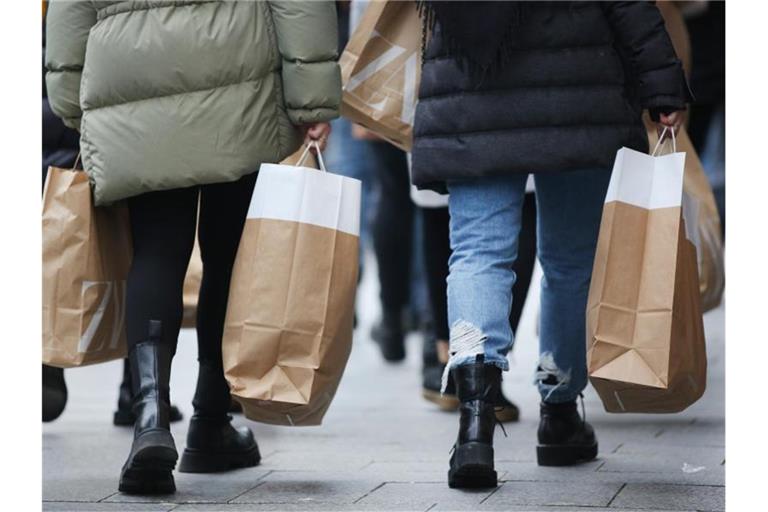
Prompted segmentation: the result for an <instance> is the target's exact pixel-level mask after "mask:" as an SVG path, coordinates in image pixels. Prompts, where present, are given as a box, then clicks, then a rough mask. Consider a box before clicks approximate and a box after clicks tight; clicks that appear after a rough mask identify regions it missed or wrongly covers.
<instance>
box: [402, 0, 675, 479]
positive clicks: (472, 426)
mask: <svg viewBox="0 0 768 512" xmlns="http://www.w3.org/2000/svg"><path fill="white" fill-rule="evenodd" d="M421 6H422V14H423V15H424V18H425V20H426V23H425V29H429V30H430V31H431V37H430V40H429V43H428V45H427V48H426V50H425V56H424V63H423V68H422V82H421V87H420V91H419V103H418V106H417V111H416V121H415V127H414V147H413V181H414V184H415V185H417V186H418V187H420V188H433V189H436V190H447V191H448V192H450V199H449V210H450V217H451V218H450V239H451V248H452V250H453V252H452V254H451V257H450V261H449V276H448V320H449V323H450V326H451V328H450V359H449V362H448V369H449V370H450V371H451V373H452V376H453V380H454V382H455V384H456V390H457V393H458V397H459V400H460V401H461V406H460V411H461V418H460V422H459V433H458V438H457V440H456V444H455V445H454V450H453V453H452V455H451V459H450V469H449V472H448V484H449V485H450V486H451V487H489V486H495V485H496V482H497V479H496V472H495V470H494V460H493V432H494V426H495V420H496V419H495V417H494V414H493V410H494V406H495V398H496V397H497V396H498V394H499V388H500V381H501V371H502V370H507V369H508V366H509V363H508V361H507V359H506V354H507V352H508V351H509V349H510V347H511V346H512V343H513V335H512V329H511V328H510V323H509V312H510V307H511V304H512V289H513V284H514V282H515V273H514V271H513V270H512V266H513V264H514V261H515V258H516V256H517V253H518V236H519V232H520V225H521V215H522V210H523V202H524V197H525V183H526V180H527V176H528V174H529V173H533V174H534V179H535V187H536V201H537V224H538V237H537V245H538V247H537V253H538V257H539V261H540V262H541V266H542V270H543V273H544V276H543V280H542V290H541V326H540V359H539V365H538V368H537V371H536V373H535V375H536V382H537V384H538V388H539V393H540V395H541V408H540V415H541V419H540V423H539V430H538V440H539V445H538V448H537V456H538V462H539V464H541V465H568V464H575V463H578V462H582V461H586V460H590V459H593V458H594V457H596V455H597V440H596V438H595V434H594V431H593V429H592V427H591V426H590V425H589V424H588V423H587V422H586V420H585V418H583V417H582V416H581V415H580V414H579V412H578V410H577V404H576V399H577V398H578V397H579V396H580V395H581V392H582V390H583V389H584V387H585V386H586V384H587V372H586V355H585V347H586V343H585V340H584V332H585V309H586V300H587V292H588V290H589V282H590V277H591V271H592V263H593V258H594V252H595V244H596V240H597V232H598V228H599V223H600V217H601V211H602V205H603V200H604V198H605V193H606V190H607V187H608V181H609V178H610V171H611V167H612V164H613V160H614V158H615V156H616V151H617V150H618V149H619V148H621V147H622V146H627V147H630V148H634V149H636V150H639V151H647V150H648V141H647V136H646V132H645V128H644V126H643V124H642V122H641V114H642V110H643V109H650V112H651V117H652V118H653V119H654V120H655V121H657V122H659V123H661V124H664V125H669V126H675V127H677V126H679V124H680V123H681V122H682V120H683V115H682V113H681V112H680V111H681V110H684V109H685V105H686V102H688V101H689V100H690V93H689V91H688V88H687V84H686V81H685V77H684V75H683V70H682V66H681V64H680V61H679V60H678V59H677V57H676V55H675V52H674V49H673V48H672V44H671V42H670V39H669V36H668V35H667V33H666V31H665V29H664V22H663V20H662V18H661V15H660V14H659V11H658V9H657V8H656V6H655V5H653V4H652V3H647V2H488V3H484V4H483V5H482V7H480V6H479V5H478V4H476V3H474V2H423V3H422V4H421ZM446 377H447V375H446ZM446 383H447V379H444V380H443V385H444V386H445V384H446Z"/></svg>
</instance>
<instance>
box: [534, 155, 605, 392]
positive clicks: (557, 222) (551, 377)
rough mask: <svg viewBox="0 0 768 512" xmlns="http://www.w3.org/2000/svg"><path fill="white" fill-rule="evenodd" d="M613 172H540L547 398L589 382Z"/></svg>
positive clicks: (540, 377) (542, 378)
mask: <svg viewBox="0 0 768 512" xmlns="http://www.w3.org/2000/svg"><path fill="white" fill-rule="evenodd" d="M610 177H611V173H610V170H588V171H568V172H562V173H551V174H539V175H536V178H535V179H536V200H537V206H538V254H539V261H540V262H541V267H542V271H543V277H542V280H541V326H540V341H539V351H540V361H539V369H538V370H537V383H538V387H539V392H540V394H541V397H542V401H545V402H551V403H557V402H569V401H572V400H574V399H576V398H577V397H578V396H579V394H580V393H581V392H582V391H583V390H584V388H585V387H586V385H587V363H586V346H587V345H586V340H585V334H584V333H585V332H586V308H587V294H588V292H589V282H590V279H591V277H592V264H593V262H594V258H595V249H596V246H597V234H598V231H599V229H600V218H601V216H602V211H603V201H604V200H605V193H606V191H607V190H608V182H609V180H610Z"/></svg>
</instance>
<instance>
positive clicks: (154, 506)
mask: <svg viewBox="0 0 768 512" xmlns="http://www.w3.org/2000/svg"><path fill="white" fill-rule="evenodd" d="M177 506H178V504H176V503H168V502H166V503H84V502H72V501H70V502H66V501H45V502H43V510H44V511H50V512H168V511H170V510H174V509H175V507H177Z"/></svg>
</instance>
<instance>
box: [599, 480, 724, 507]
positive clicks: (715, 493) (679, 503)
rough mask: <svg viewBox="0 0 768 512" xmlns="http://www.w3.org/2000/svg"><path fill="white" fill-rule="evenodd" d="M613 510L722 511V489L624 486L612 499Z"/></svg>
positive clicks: (652, 485)
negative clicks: (616, 508) (624, 508)
mask: <svg viewBox="0 0 768 512" xmlns="http://www.w3.org/2000/svg"><path fill="white" fill-rule="evenodd" d="M612 505H614V506H616V507H626V508H636V509H647V510H657V509H660V508H665V509H670V510H689V509H694V510H698V511H701V512H710V511H712V512H719V511H722V510H725V487H715V486H697V485H669V484H659V483H656V484H627V485H626V486H625V487H624V488H623V489H622V490H621V492H620V493H619V494H618V496H616V499H615V500H614V501H613V503H612Z"/></svg>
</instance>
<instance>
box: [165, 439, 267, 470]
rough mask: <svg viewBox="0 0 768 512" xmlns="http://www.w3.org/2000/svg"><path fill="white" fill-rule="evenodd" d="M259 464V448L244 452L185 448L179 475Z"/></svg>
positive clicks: (255, 447) (254, 447)
mask: <svg viewBox="0 0 768 512" xmlns="http://www.w3.org/2000/svg"><path fill="white" fill-rule="evenodd" d="M260 462H261V455H260V454H259V447H258V446H257V445H255V444H254V446H253V447H252V448H251V449H249V450H248V451H245V452H220V451H215V452H214V451H202V450H195V449H193V448H186V449H185V450H184V453H183V454H182V456H181V462H180V463H179V472H180V473H217V472H221V471H228V470H230V469H237V468H250V467H253V466H258V465H259V463H260Z"/></svg>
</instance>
